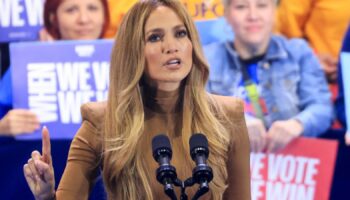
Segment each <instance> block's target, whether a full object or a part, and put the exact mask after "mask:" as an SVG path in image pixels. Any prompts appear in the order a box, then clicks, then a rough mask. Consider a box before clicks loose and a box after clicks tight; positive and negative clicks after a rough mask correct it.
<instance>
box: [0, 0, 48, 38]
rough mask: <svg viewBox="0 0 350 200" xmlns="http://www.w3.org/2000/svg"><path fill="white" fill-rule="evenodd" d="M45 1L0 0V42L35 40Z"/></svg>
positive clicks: (40, 25) (40, 23) (39, 27)
mask: <svg viewBox="0 0 350 200" xmlns="http://www.w3.org/2000/svg"><path fill="white" fill-rule="evenodd" d="M44 1H45V0H0V42H12V41H24V40H37V39H38V36H39V34H38V33H39V30H40V29H41V27H42V26H43V6H44Z"/></svg>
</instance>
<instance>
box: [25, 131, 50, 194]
mask: <svg viewBox="0 0 350 200" xmlns="http://www.w3.org/2000/svg"><path fill="white" fill-rule="evenodd" d="M23 171H24V176H25V178H26V181H27V183H28V185H29V187H30V190H31V191H32V193H33V195H34V197H35V199H36V200H44V199H53V198H54V196H55V176H54V170H53V166H52V158H51V144H50V135H49V131H48V129H47V128H46V127H44V128H43V130H42V155H41V154H40V153H39V152H38V151H36V150H35V151H33V152H32V155H31V158H30V159H29V160H28V162H27V164H25V165H24V166H23Z"/></svg>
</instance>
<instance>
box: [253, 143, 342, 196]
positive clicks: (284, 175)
mask: <svg viewBox="0 0 350 200" xmlns="http://www.w3.org/2000/svg"><path fill="white" fill-rule="evenodd" d="M337 146H338V143H337V142H336V141H331V140H322V139H308V138H299V139H297V140H295V141H293V142H292V143H290V144H289V145H288V146H287V147H286V148H285V149H283V150H282V151H280V152H278V153H276V154H265V153H251V155H250V156H251V157H250V171H251V192H252V200H264V199H266V200H294V199H295V200H314V199H317V200H323V199H325V200H326V199H329V194H330V188H331V183H332V177H333V171H334V164H335V159H336V153H337Z"/></svg>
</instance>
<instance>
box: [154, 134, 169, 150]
mask: <svg viewBox="0 0 350 200" xmlns="http://www.w3.org/2000/svg"><path fill="white" fill-rule="evenodd" d="M160 149H169V150H170V151H171V145H170V141H169V138H168V136H166V135H163V134H160V135H157V136H155V137H154V138H153V140H152V152H153V154H154V153H155V152H156V151H158V150H160Z"/></svg>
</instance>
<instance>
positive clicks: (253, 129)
mask: <svg viewBox="0 0 350 200" xmlns="http://www.w3.org/2000/svg"><path fill="white" fill-rule="evenodd" d="M246 123H247V128H248V135H249V141H250V151H251V152H261V151H263V150H264V149H265V146H266V141H267V131H266V128H265V125H264V122H263V121H262V120H261V119H258V118H255V117H252V118H250V119H249V120H247V122H246Z"/></svg>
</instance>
